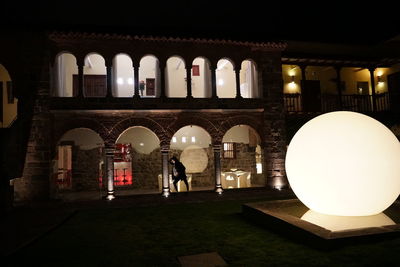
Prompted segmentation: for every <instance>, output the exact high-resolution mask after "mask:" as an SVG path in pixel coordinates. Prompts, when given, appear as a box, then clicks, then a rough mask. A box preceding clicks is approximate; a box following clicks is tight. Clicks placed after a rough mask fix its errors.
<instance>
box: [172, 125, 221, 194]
mask: <svg viewBox="0 0 400 267" xmlns="http://www.w3.org/2000/svg"><path fill="white" fill-rule="evenodd" d="M170 154H171V156H176V157H177V158H178V159H179V160H180V161H181V162H182V163H183V165H184V166H185V167H186V174H187V176H188V182H189V190H203V189H207V190H211V189H213V188H214V186H215V179H214V172H213V170H214V169H213V168H212V167H211V166H213V164H214V156H213V150H212V146H211V137H210V135H209V134H208V133H207V131H205V130H204V129H203V128H201V127H198V126H185V127H182V128H181V129H179V130H178V131H177V132H176V133H175V134H174V136H173V137H172V140H171V148H170ZM170 188H171V190H172V191H174V190H175V189H174V186H173V185H172V184H171V185H170ZM178 190H179V191H180V190H182V191H185V190H186V187H185V184H184V183H183V182H180V183H179V185H178Z"/></svg>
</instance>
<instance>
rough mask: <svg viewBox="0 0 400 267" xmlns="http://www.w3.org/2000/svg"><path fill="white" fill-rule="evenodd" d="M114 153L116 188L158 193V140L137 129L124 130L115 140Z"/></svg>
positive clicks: (160, 185) (139, 128)
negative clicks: (130, 188) (126, 187)
mask: <svg viewBox="0 0 400 267" xmlns="http://www.w3.org/2000/svg"><path fill="white" fill-rule="evenodd" d="M115 150H116V153H115V156H114V172H115V175H114V177H115V178H114V184H115V185H116V186H133V189H138V190H141V191H142V192H143V190H146V191H149V192H161V189H162V182H161V173H162V170H161V169H162V166H161V160H160V140H159V139H158V137H157V136H156V135H155V134H154V133H153V132H152V131H151V130H149V129H147V128H145V127H141V126H135V127H131V128H128V129H127V130H125V131H124V132H123V133H122V134H121V135H120V136H119V138H118V139H117V141H116V144H115Z"/></svg>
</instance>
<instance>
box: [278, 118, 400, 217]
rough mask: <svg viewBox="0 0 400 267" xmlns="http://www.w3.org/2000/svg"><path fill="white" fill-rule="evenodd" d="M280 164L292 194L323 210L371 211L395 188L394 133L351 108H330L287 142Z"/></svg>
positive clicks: (398, 158)
mask: <svg viewBox="0 0 400 267" xmlns="http://www.w3.org/2000/svg"><path fill="white" fill-rule="evenodd" d="M285 166H286V172H287V177H288V180H289V183H290V186H291V187H292V189H293V192H294V193H295V194H296V196H297V197H298V198H299V199H300V200H301V201H302V202H303V203H304V204H305V205H306V206H307V207H308V208H310V209H311V210H313V211H316V212H319V213H323V214H328V215H338V216H369V215H375V214H378V213H380V212H382V211H383V210H385V209H386V208H388V207H389V206H390V205H391V204H392V203H393V202H394V201H395V200H396V199H397V197H398V196H399V194H400V143H399V141H398V139H397V138H396V136H395V135H394V134H393V133H392V132H391V131H390V130H389V129H388V128H387V127H386V126H385V125H383V124H382V123H380V122H379V121H377V120H375V119H373V118H371V117H368V116H366V115H363V114H360V113H356V112H348V111H338V112H330V113H326V114H323V115H320V116H318V117H316V118H314V119H312V120H310V121H309V122H307V123H306V124H304V125H303V126H302V127H301V128H300V129H299V130H298V131H297V133H296V134H295V135H294V137H293V139H292V140H291V142H290V144H289V147H288V150H287V154H286V162H285Z"/></svg>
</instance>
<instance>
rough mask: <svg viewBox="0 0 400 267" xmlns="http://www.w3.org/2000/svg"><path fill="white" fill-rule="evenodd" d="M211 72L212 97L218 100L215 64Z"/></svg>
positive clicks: (212, 65) (211, 65)
mask: <svg viewBox="0 0 400 267" xmlns="http://www.w3.org/2000/svg"><path fill="white" fill-rule="evenodd" d="M210 70H211V97H212V98H218V96H217V73H216V71H217V68H216V66H215V65H214V64H210Z"/></svg>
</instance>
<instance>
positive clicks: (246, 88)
mask: <svg viewBox="0 0 400 267" xmlns="http://www.w3.org/2000/svg"><path fill="white" fill-rule="evenodd" d="M240 95H241V96H242V97H243V98H260V95H261V94H260V91H259V86H258V73H257V66H256V64H255V62H254V61H253V60H252V59H245V60H243V61H242V64H241V68H240Z"/></svg>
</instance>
